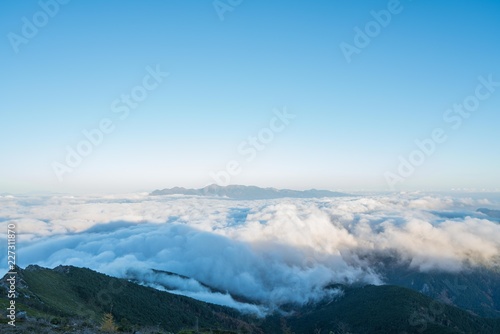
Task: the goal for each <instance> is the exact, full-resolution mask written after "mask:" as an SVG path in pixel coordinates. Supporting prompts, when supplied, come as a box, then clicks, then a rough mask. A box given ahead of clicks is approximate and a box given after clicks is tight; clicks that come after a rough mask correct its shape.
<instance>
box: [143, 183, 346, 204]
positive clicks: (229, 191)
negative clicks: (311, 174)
mask: <svg viewBox="0 0 500 334" xmlns="http://www.w3.org/2000/svg"><path fill="white" fill-rule="evenodd" d="M150 195H151V196H159V195H196V196H214V197H225V198H230V199H238V200H258V199H276V198H284V197H290V198H321V197H339V196H349V195H348V194H344V193H339V192H333V191H328V190H316V189H311V190H304V191H300V190H290V189H275V188H259V187H255V186H241V185H229V186H225V187H223V186H219V185H216V184H212V185H209V186H206V187H204V188H201V189H186V188H180V187H175V188H170V189H163V190H155V191H153V192H152V193H150Z"/></svg>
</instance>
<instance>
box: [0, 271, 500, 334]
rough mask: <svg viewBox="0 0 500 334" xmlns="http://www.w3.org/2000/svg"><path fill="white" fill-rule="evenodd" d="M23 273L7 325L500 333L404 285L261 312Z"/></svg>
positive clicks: (28, 329)
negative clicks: (15, 313)
mask: <svg viewBox="0 0 500 334" xmlns="http://www.w3.org/2000/svg"><path fill="white" fill-rule="evenodd" d="M18 273H19V275H18V292H19V297H18V298H17V300H16V305H17V309H18V310H22V311H25V312H26V313H27V316H28V317H27V319H26V320H24V321H19V322H18V327H17V328H15V329H14V328H12V327H11V326H8V325H7V324H5V320H6V319H5V318H4V317H3V319H2V317H0V320H2V321H0V332H1V333H40V334H44V333H47V334H49V333H81V334H83V333H114V332H116V333H133V332H135V331H140V332H141V333H143V334H150V333H156V334H157V333H183V334H191V333H218V334H236V333H239V334H242V333H289V334H292V333H295V334H301V333H315V334H361V333H362V334H365V333H374V334H378V333H380V334H382V333H383V334H390V333H398V334H400V333H408V334H409V333H424V334H434V333H436V334H437V333H450V334H451V333H457V334H458V333H477V334H481V333H484V334H490V333H500V319H485V318H480V317H478V316H475V315H473V314H471V313H469V312H466V311H464V310H461V309H458V308H456V307H453V306H450V305H445V304H442V303H438V302H436V301H434V300H433V299H431V298H429V297H427V296H424V295H422V294H420V293H417V292H415V291H412V290H409V289H406V288H401V287H396V286H365V287H343V286H336V287H341V288H342V289H343V291H344V294H343V295H342V296H341V297H339V298H337V299H336V300H333V301H329V302H323V303H319V304H315V305H306V306H303V307H295V308H293V307H291V306H289V310H290V311H291V312H290V313H289V314H288V315H287V316H283V315H282V314H277V313H276V314H273V315H270V316H268V317H267V318H265V319H257V318H254V317H251V316H247V315H242V314H240V313H239V312H237V311H235V310H233V309H229V308H226V307H221V306H217V305H212V304H208V303H203V302H200V301H196V300H193V299H190V298H187V297H184V296H178V295H173V294H170V293H167V292H162V291H158V290H155V289H152V288H148V287H144V286H141V285H138V284H135V283H132V282H129V281H127V280H122V279H117V278H112V277H109V276H106V275H103V274H99V273H96V272H94V271H91V270H89V269H83V268H75V267H58V268H55V269H53V270H49V269H44V268H40V267H36V266H29V267H28V268H26V269H25V270H21V269H19V270H18ZM0 286H1V285H0ZM5 298H6V295H5V294H4V293H2V295H1V296H0V306H1V307H3V308H5V307H6V306H7V302H8V301H7V299H5ZM14 330H15V331H14Z"/></svg>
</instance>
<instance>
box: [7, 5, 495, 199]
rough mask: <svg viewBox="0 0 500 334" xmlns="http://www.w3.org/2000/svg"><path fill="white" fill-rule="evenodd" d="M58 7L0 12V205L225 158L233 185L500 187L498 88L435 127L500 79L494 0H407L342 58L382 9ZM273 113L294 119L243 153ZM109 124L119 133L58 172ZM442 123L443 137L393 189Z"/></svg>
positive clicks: (137, 186) (201, 171)
mask: <svg viewBox="0 0 500 334" xmlns="http://www.w3.org/2000/svg"><path fill="white" fill-rule="evenodd" d="M54 1H55V0H46V1H43V0H42V1H40V2H37V1H23V2H20V1H11V0H9V1H3V2H2V3H1V4H0V33H1V35H2V36H3V37H2V39H1V42H0V58H1V59H2V61H1V62H0V73H2V80H1V81H0V88H1V90H2V92H3V94H2V104H1V106H0V115H1V119H2V122H1V124H2V131H1V132H0V140H1V142H2V145H0V154H1V156H2V163H1V164H0V192H14V193H22V192H31V191H55V192H103V191H104V192H115V191H116V192H121V191H148V190H151V189H155V188H163V187H170V186H186V187H200V186H204V185H206V184H210V183H214V182H215V181H214V179H213V178H212V177H211V176H210V175H211V174H210V173H211V172H215V173H221V171H222V173H227V164H228V162H230V161H234V162H237V163H238V165H239V168H237V169H235V170H233V174H234V175H231V176H230V183H233V184H256V185H260V186H275V187H288V188H298V189H303V188H312V187H315V188H326V189H345V190H363V189H364V190H389V189H390V188H391V187H390V182H388V181H387V175H389V174H390V175H392V180H393V181H394V176H396V179H397V182H395V183H394V184H393V187H392V188H391V189H395V190H414V189H422V190H449V189H453V188H455V189H456V188H460V189H463V188H468V189H470V188H474V189H483V188H486V189H490V190H494V189H499V188H500V177H499V175H498V174H499V173H498V171H499V170H500V155H499V154H498V144H499V142H500V132H499V131H498V125H499V124H500V114H499V110H500V87H496V90H494V91H491V92H489V91H488V90H487V88H484V87H483V88H482V89H481V92H483V93H484V92H489V93H490V94H488V95H489V96H488V97H487V98H485V99H484V100H481V101H480V104H479V106H478V107H477V108H475V110H474V111H473V112H471V113H470V114H471V115H470V116H469V117H468V118H463V119H462V122H461V124H460V126H458V128H456V129H454V128H453V127H452V125H454V124H456V123H455V122H451V121H450V120H448V121H446V120H444V118H443V116H444V115H445V113H446V110H447V109H449V108H451V107H452V106H453V105H454V104H456V103H458V104H460V103H463V102H464V101H465V100H467V98H468V97H470V96H473V95H474V94H475V91H476V88H477V86H478V85H480V84H481V81H480V80H479V79H478V78H479V77H482V78H484V79H485V80H486V79H488V76H491V78H493V81H500V63H499V62H498V59H500V44H499V43H498V37H496V36H497V32H498V31H500V21H499V20H498V15H500V2H498V1H493V0H490V1H486V0H485V1H476V2H474V1H454V2H453V4H451V3H445V2H440V3H436V2H432V1H424V0H420V1H417V0H413V1H410V0H401V1H400V2H399V5H397V8H399V11H398V13H392V14H391V19H390V22H389V23H388V24H386V26H385V27H382V26H381V25H380V24H379V23H378V25H379V30H380V31H376V32H375V33H373V32H372V33H371V34H372V36H373V37H369V38H370V43H369V45H367V46H366V47H363V48H358V51H359V52H358V53H356V54H353V55H352V57H351V59H350V62H348V61H347V59H346V57H345V56H344V54H343V52H342V49H341V47H340V46H341V45H342V43H347V44H349V45H352V46H354V47H356V45H355V38H356V32H355V30H354V29H355V28H356V27H358V28H359V29H361V31H363V32H365V33H366V30H365V28H366V27H367V25H368V26H369V25H370V22H372V21H373V22H375V21H374V20H375V19H374V16H373V14H372V13H371V12H372V11H375V12H377V13H380V11H387V10H388V8H389V7H391V6H394V5H391V4H390V3H391V2H390V1H370V2H367V1H354V0H353V1H314V2H306V1H300V2H299V1H295V2H293V3H290V2H289V1H246V0H244V1H241V2H240V3H239V4H238V1H236V0H233V1H229V0H221V1H219V2H216V3H217V4H219V8H222V7H220V6H224V4H225V6H230V7H231V9H232V10H230V11H229V10H228V11H225V12H224V13H223V14H222V16H223V18H224V19H223V20H221V18H220V16H219V15H218V12H217V10H216V8H215V7H214V2H212V1H186V0H182V1H181V0H178V1H106V2H97V1H77V0H73V1H69V2H68V3H66V4H59V5H58V6H59V8H55V7H54V5H53V4H54ZM42 4H48V5H42ZM221 4H222V5H221ZM231 4H233V5H231ZM43 7H45V8H50V9H49V10H52V11H53V12H52V14H53V15H52V16H53V17H50V16H49V15H47V14H44V13H45V12H44V9H43ZM226 8H228V7H226ZM219 10H220V9H219ZM40 12H42V14H40ZM219 14H220V13H219ZM44 15H45V17H46V18H47V20H46V22H44V21H43V19H44ZM23 18H26V19H25V20H23ZM36 20H38V21H36ZM40 20H42V21H40ZM26 22H28V24H33V25H34V26H35V28H36V29H38V32H37V33H36V34H34V36H31V37H30V36H28V37H26V36H25V35H23V30H24V33H26V29H27V28H26V27H24V26H25V25H26ZM37 22H38V25H39V26H36V24H35V23H37ZM372 26H374V25H373V24H372ZM23 27H24V29H23ZM28 30H29V29H28ZM14 35H15V36H17V37H15V38H17V39H15V40H16V41H19V40H20V39H19V38H21V39H22V38H24V39H23V41H24V42H22V43H18V44H16V43H13V42H12V41H13V38H14V37H13V36H14ZM15 44H16V45H17V46H16V45H15ZM16 49H17V51H18V52H16ZM157 66H159V68H160V69H161V71H164V72H168V73H169V75H168V77H166V78H164V79H163V80H162V82H161V83H159V84H158V85H157V87H155V89H152V90H151V91H148V92H147V97H146V98H145V99H144V100H143V101H141V102H140V103H139V104H138V106H137V107H136V108H134V109H133V110H130V113H129V115H128V116H127V117H126V118H125V119H120V117H119V116H120V114H119V113H115V112H113V108H112V106H111V105H112V104H113V102H114V101H116V100H117V99H120V98H121V96H122V94H130V93H131V91H132V90H133V89H134V88H135V87H138V86H141V85H142V83H143V80H144V78H145V76H147V75H148V73H149V72H148V68H149V70H151V69H155V68H156V67H157ZM469 101H470V99H469ZM122 106H123V105H122ZM284 108H286V110H287V112H288V113H291V114H293V115H295V117H294V118H293V119H290V121H289V122H288V124H286V125H285V126H284V128H283V129H282V130H280V131H279V132H277V131H274V132H273V133H272V136H273V139H272V140H269V141H268V142H266V143H265V145H260V146H259V147H260V148H262V146H263V147H264V148H263V149H262V150H257V149H255V152H256V154H255V155H252V159H249V157H250V155H244V154H241V152H239V150H238V147H240V146H241V145H243V147H246V148H250V146H249V145H250V144H249V141H248V137H249V136H256V137H257V138H258V135H259V134H261V133H263V132H262V131H264V132H265V131H266V130H265V129H266V128H269V125H270V123H271V122H272V121H273V119H274V118H275V117H276V116H275V112H276V110H281V111H282V110H284ZM115 111H116V110H115ZM455 116H457V115H455ZM103 119H108V120H110V121H111V122H112V126H113V129H114V130H113V131H112V132H111V133H108V134H103V137H102V140H100V141H99V144H98V145H93V146H92V147H91V153H90V154H88V155H87V156H85V157H83V158H82V159H81V160H82V161H81V162H80V163H79V164H78V166H77V167H75V168H72V167H69V166H68V164H67V162H66V158H67V155H68V147H69V148H70V149H74V150H76V149H77V147H78V145H79V144H80V143H81V142H82V141H85V140H86V137H85V136H84V135H83V134H82V131H84V130H87V131H91V130H92V129H96V128H98V127H99V124H100V122H101V121H102V120H103ZM436 128H438V129H442V130H443V132H444V136H446V138H447V139H446V141H444V142H443V143H435V148H434V149H433V150H432V154H429V155H427V154H425V155H424V161H423V162H422V163H420V162H419V164H418V166H417V165H415V166H413V170H412V171H411V173H409V174H410V175H406V174H405V175H403V176H402V174H401V173H399V172H398V168H399V167H400V164H401V160H400V157H402V158H403V159H406V160H409V157H410V156H411V155H412V153H413V152H415V151H416V150H419V148H418V147H417V146H416V144H415V140H424V139H426V138H431V136H432V132H433V130H434V129H436ZM265 133H267V134H269V132H265ZM260 144H262V143H260ZM415 154H416V155H414V157H415V156H418V153H415ZM248 160H251V161H248ZM54 166H58V168H59V169H58V170H59V174H58V172H56V171H55V167H54ZM61 166H66V167H61ZM61 168H67V169H64V172H61V171H62V170H63V169H61ZM68 170H71V171H68ZM61 173H62V174H61ZM388 173H389V174H388ZM58 175H59V177H58ZM398 177H399V178H398ZM61 179H62V180H61Z"/></svg>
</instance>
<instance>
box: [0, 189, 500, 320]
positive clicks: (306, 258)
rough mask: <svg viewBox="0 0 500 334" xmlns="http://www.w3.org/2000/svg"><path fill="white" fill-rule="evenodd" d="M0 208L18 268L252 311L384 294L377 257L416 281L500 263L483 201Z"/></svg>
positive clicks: (490, 202) (109, 202)
mask: <svg viewBox="0 0 500 334" xmlns="http://www.w3.org/2000/svg"><path fill="white" fill-rule="evenodd" d="M0 205H1V208H2V209H1V213H0V224H1V225H3V226H4V229H6V228H7V224H8V223H15V224H16V225H17V232H18V242H19V243H18V250H17V252H18V264H19V265H21V266H22V267H24V266H26V265H28V264H38V265H41V266H45V267H55V266H57V265H61V264H63V265H75V266H80V267H88V268H91V269H94V270H97V271H100V272H103V273H106V274H109V275H113V276H117V277H126V278H129V279H136V280H139V281H141V282H142V283H143V284H146V285H150V286H154V287H156V288H160V289H165V290H168V291H173V292H175V293H180V294H184V295H188V296H191V297H193V298H197V299H200V300H204V301H209V302H213V303H217V304H221V305H228V306H231V307H235V308H239V309H241V310H244V311H248V312H254V313H263V312H266V310H268V309H272V308H276V307H279V306H280V305H283V304H287V303H297V304H304V303H308V302H313V301H316V300H320V299H321V298H324V297H325V295H326V294H330V295H331V296H335V295H336V294H337V293H339V292H338V291H336V290H328V291H327V292H325V289H324V288H325V286H327V285H329V284H331V283H348V284H349V283H370V284H382V283H383V276H382V275H381V271H380V270H381V268H380V266H379V265H378V264H376V263H375V259H377V258H380V257H391V258H393V260H394V261H398V262H400V263H404V264H406V265H408V266H409V267H410V268H414V269H415V270H421V271H428V270H442V271H460V270H463V269H464V268H466V267H470V266H497V265H499V264H500V259H499V258H500V225H499V224H498V223H496V222H493V221H490V220H488V217H487V216H486V215H484V214H482V213H478V212H476V211H475V210H476V209H477V208H478V207H484V206H487V207H490V208H493V209H495V208H496V209H498V208H499V202H498V198H494V197H489V198H488V196H486V197H484V196H483V197H475V198H473V197H468V196H464V197H451V196H438V195H425V194H419V193H414V194H397V195H391V196H387V195H377V196H366V197H361V196H360V197H342V198H324V199H314V200H312V199H279V200H272V201H233V200H224V199H216V198H202V197H189V196H159V197H149V196H147V195H146V194H132V195H127V196H85V197H72V196H46V197H13V196H3V197H2V196H0ZM4 245H6V243H5V242H2V247H4ZM4 248H5V247H4ZM6 253H7V252H6V249H5V251H2V254H6ZM6 263H7V259H6V257H5V256H4V257H3V258H2V262H1V264H2V266H1V267H2V269H3V270H4V271H6V268H5V267H6ZM151 269H158V270H164V271H168V272H172V273H176V274H179V275H184V276H187V277H189V278H190V279H186V278H181V277H179V276H169V275H160V274H158V273H155V272H153V271H152V270H151ZM204 284H206V285H208V286H210V287H213V288H215V289H217V290H218V291H212V290H210V289H209V288H207V286H206V285H204ZM231 295H232V296H235V298H236V299H238V298H237V297H240V298H239V301H236V300H235V298H233V297H232V296H231ZM236 296H237V297H236ZM252 302H253V303H256V304H258V305H259V306H256V305H252V304H251V303H252Z"/></svg>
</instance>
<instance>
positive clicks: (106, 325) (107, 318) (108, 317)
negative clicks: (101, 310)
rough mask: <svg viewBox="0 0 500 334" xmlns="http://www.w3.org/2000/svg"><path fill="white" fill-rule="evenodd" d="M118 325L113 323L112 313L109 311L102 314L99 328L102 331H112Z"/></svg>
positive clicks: (114, 330)
mask: <svg viewBox="0 0 500 334" xmlns="http://www.w3.org/2000/svg"><path fill="white" fill-rule="evenodd" d="M117 329H118V327H117V326H116V325H115V321H114V319H113V315H112V314H111V313H106V314H104V317H103V318H102V325H101V330H102V331H104V332H109V333H114V332H116V330H117Z"/></svg>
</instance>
